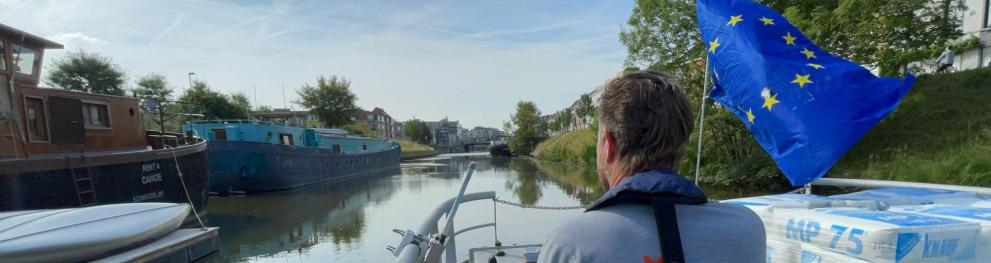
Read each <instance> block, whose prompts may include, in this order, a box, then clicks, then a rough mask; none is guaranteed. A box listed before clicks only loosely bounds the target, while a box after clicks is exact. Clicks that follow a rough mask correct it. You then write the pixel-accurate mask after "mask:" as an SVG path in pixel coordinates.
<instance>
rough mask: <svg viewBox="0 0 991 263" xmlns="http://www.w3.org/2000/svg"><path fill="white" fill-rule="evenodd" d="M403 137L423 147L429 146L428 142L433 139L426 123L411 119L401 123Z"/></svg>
mask: <svg viewBox="0 0 991 263" xmlns="http://www.w3.org/2000/svg"><path fill="white" fill-rule="evenodd" d="M403 135H406V137H407V138H409V139H410V140H412V141H414V142H417V143H419V144H424V145H427V144H430V140H432V139H433V137H434V134H433V132H432V131H431V130H430V127H429V126H427V123H425V122H423V121H421V120H419V119H412V120H409V121H406V123H403Z"/></svg>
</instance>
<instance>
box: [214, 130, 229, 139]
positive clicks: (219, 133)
mask: <svg viewBox="0 0 991 263" xmlns="http://www.w3.org/2000/svg"><path fill="white" fill-rule="evenodd" d="M210 131H212V132H213V139H214V140H218V141H225V140H227V130H225V129H212V130H210Z"/></svg>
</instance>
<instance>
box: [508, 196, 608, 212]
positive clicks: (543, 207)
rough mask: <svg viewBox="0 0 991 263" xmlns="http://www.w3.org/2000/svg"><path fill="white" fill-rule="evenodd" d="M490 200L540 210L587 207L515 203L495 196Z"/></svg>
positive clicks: (581, 207)
mask: <svg viewBox="0 0 991 263" xmlns="http://www.w3.org/2000/svg"><path fill="white" fill-rule="evenodd" d="M492 200H493V201H495V202H496V203H500V204H505V205H510V206H515V207H519V208H527V209H541V210H574V209H586V208H588V206H587V205H576V206H542V205H528V204H523V203H516V202H512V201H507V200H502V199H499V198H498V197H496V198H493V199H492Z"/></svg>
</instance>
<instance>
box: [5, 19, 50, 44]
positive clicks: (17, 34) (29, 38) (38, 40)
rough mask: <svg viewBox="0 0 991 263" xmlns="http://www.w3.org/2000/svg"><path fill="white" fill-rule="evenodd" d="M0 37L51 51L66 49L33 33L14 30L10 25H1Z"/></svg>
mask: <svg viewBox="0 0 991 263" xmlns="http://www.w3.org/2000/svg"><path fill="white" fill-rule="evenodd" d="M0 36H3V37H6V38H8V39H10V40H14V41H17V40H19V41H21V42H24V43H30V44H33V45H36V46H41V47H43V48H51V49H62V48H64V46H62V44H59V43H55V41H51V40H48V39H45V38H43V37H39V36H35V35H32V34H31V33H28V32H24V31H22V30H20V29H16V28H13V27H10V26H8V25H4V24H2V23H0ZM18 38H19V39H18Z"/></svg>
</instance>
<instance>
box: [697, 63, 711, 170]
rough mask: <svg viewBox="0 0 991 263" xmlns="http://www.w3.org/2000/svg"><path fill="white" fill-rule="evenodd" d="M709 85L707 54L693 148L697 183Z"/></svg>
mask: <svg viewBox="0 0 991 263" xmlns="http://www.w3.org/2000/svg"><path fill="white" fill-rule="evenodd" d="M708 85H709V56H708V55H706V56H705V76H703V77H702V99H701V100H700V103H699V136H698V138H696V139H698V141H699V146H698V149H697V150H695V184H696V185H698V184H699V174H701V172H702V170H701V169H702V134H703V133H702V131H703V129H704V128H705V98H706V95H705V92H706V87H708Z"/></svg>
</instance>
